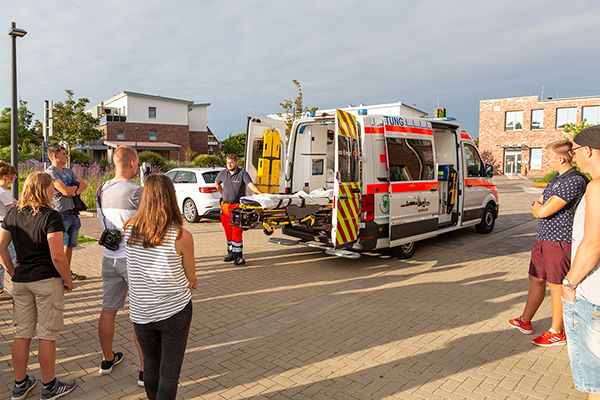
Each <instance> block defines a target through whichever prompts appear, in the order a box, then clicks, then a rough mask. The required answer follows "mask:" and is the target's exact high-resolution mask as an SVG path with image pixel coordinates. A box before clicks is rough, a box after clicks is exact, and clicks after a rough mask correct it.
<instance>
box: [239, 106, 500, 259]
mask: <svg viewBox="0 0 600 400" xmlns="http://www.w3.org/2000/svg"><path fill="white" fill-rule="evenodd" d="M371 112H373V111H372V110H368V109H355V110H343V109H336V110H333V112H317V113H312V114H307V115H306V116H304V117H303V118H301V119H298V120H296V121H295V122H294V124H293V126H292V128H291V131H290V133H289V136H288V137H287V139H286V135H285V131H286V127H285V122H284V121H281V120H277V119H272V118H261V117H249V118H248V126H247V143H246V155H245V169H246V171H248V173H249V174H250V176H251V177H252V178H253V180H254V182H255V183H256V185H257V186H258V187H259V189H261V191H262V192H264V193H273V194H277V193H281V194H293V193H297V192H301V191H303V192H305V193H311V192H312V191H313V190H315V189H332V193H333V198H332V201H331V203H330V208H329V210H330V211H329V214H328V215H326V218H320V219H317V222H316V223H313V224H309V225H307V224H303V223H295V224H293V223H290V224H287V225H283V228H282V233H283V234H284V235H287V236H290V237H293V238H295V240H289V239H288V240H285V239H275V238H272V239H271V240H272V241H274V242H277V243H280V244H297V243H304V244H312V245H313V247H322V248H325V249H329V252H330V253H331V254H334V255H338V256H342V257H349V258H354V257H353V256H354V255H356V254H357V253H360V252H365V251H373V250H381V249H391V252H392V254H393V255H394V256H396V257H398V258H410V257H411V256H412V255H413V254H414V252H415V243H416V242H417V241H419V240H423V239H427V238H431V237H433V236H436V235H439V234H443V233H447V232H451V231H454V230H457V229H463V228H466V227H475V229H476V230H477V231H478V232H480V233H484V234H485V233H490V232H492V230H493V228H494V224H495V221H496V219H497V217H498V210H499V201H498V191H497V189H496V186H495V185H494V182H493V175H494V171H493V166H492V165H489V164H485V163H484V162H483V160H482V158H481V155H480V154H479V151H478V150H477V147H476V146H475V143H474V142H473V139H472V138H471V136H470V135H469V134H468V133H467V131H466V130H465V129H464V128H463V127H461V126H460V125H459V124H458V123H457V122H456V121H455V120H453V119H452V118H439V119H436V118H424V117H416V116H415V115H411V114H408V116H407V115H404V116H403V115H376V114H371ZM265 233H269V232H265Z"/></svg>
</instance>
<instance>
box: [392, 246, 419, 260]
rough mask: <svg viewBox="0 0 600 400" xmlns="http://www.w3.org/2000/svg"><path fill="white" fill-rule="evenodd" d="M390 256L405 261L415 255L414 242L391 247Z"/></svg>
mask: <svg viewBox="0 0 600 400" xmlns="http://www.w3.org/2000/svg"><path fill="white" fill-rule="evenodd" d="M391 251H392V255H393V256H394V257H396V258H400V259H407V258H411V257H412V256H413V254H415V242H410V243H406V244H401V245H400V246H395V247H392V249H391Z"/></svg>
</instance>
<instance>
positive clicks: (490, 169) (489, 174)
mask: <svg viewBox="0 0 600 400" xmlns="http://www.w3.org/2000/svg"><path fill="white" fill-rule="evenodd" d="M485 177H486V178H493V177H494V166H493V165H492V164H485Z"/></svg>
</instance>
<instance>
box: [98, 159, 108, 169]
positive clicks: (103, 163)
mask: <svg viewBox="0 0 600 400" xmlns="http://www.w3.org/2000/svg"><path fill="white" fill-rule="evenodd" d="M98 164H100V166H101V167H102V168H104V169H106V168H108V167H110V163H109V162H108V160H107V159H106V158H101V159H100V161H98Z"/></svg>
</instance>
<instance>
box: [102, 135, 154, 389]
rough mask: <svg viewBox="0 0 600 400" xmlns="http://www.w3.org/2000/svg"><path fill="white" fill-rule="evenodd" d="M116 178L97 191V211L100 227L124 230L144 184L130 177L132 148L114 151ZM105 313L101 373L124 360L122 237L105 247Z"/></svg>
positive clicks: (134, 159) (135, 162) (140, 376)
mask: <svg viewBox="0 0 600 400" xmlns="http://www.w3.org/2000/svg"><path fill="white" fill-rule="evenodd" d="M113 162H114V164H115V177H114V178H113V179H111V180H109V181H108V182H105V183H104V184H103V185H102V186H101V187H100V188H99V189H98V192H97V199H96V204H97V207H96V208H97V210H98V219H99V220H100V227H101V228H102V230H104V229H113V230H114V229H117V230H120V231H121V232H123V225H124V223H125V221H127V220H128V219H129V218H131V217H133V215H134V214H135V213H136V212H137V209H138V207H139V203H140V196H141V193H142V191H141V187H140V186H138V185H137V184H135V183H134V182H133V181H132V180H131V179H132V178H133V177H134V176H135V174H136V172H137V170H138V157H137V153H136V152H135V150H133V149H131V148H129V147H124V146H121V147H117V149H116V150H115V151H114V154H113ZM102 282H103V287H104V292H103V295H102V312H101V314H100V320H99V321H98V337H99V338H100V347H102V363H101V365H100V370H99V372H100V374H101V375H107V374H110V373H111V372H112V370H113V367H114V366H115V365H117V364H118V363H120V362H121V361H122V360H123V353H122V352H113V346H112V345H113V337H114V334H115V318H116V316H117V311H118V310H120V309H122V308H123V306H124V304H125V297H126V296H127V263H126V258H125V243H124V242H123V241H122V240H121V243H120V244H119V248H118V249H117V250H109V249H105V250H104V257H103V259H102ZM134 341H135V344H136V346H137V348H138V354H139V357H140V371H139V374H138V385H139V386H144V365H143V358H142V352H141V350H140V347H139V344H138V342H137V339H136V338H135V336H134Z"/></svg>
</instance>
